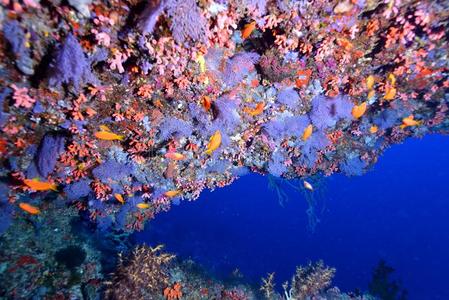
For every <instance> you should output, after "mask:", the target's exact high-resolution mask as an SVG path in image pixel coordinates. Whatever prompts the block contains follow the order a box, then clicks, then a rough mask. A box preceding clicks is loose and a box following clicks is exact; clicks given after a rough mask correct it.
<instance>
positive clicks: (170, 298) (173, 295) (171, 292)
mask: <svg viewBox="0 0 449 300" xmlns="http://www.w3.org/2000/svg"><path fill="white" fill-rule="evenodd" d="M164 297H165V299H167V300H176V299H180V298H181V297H182V292H181V284H180V283H179V282H176V283H175V284H174V285H173V287H167V288H165V290H164Z"/></svg>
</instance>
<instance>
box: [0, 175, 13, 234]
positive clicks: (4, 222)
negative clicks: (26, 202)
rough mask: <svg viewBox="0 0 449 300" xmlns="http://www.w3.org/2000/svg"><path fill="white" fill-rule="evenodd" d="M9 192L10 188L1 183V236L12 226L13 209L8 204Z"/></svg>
mask: <svg viewBox="0 0 449 300" xmlns="http://www.w3.org/2000/svg"><path fill="white" fill-rule="evenodd" d="M8 191H9V189H8V186H7V185H6V184H4V183H2V182H0V235H2V233H4V232H5V231H6V230H7V229H8V227H9V225H10V224H11V213H12V211H13V209H12V207H11V205H9V203H8Z"/></svg>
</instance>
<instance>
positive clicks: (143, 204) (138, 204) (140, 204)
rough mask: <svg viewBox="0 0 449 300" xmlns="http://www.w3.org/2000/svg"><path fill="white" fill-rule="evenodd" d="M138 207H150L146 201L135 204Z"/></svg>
mask: <svg viewBox="0 0 449 300" xmlns="http://www.w3.org/2000/svg"><path fill="white" fill-rule="evenodd" d="M136 206H137V207H138V208H141V209H147V208H150V204H148V203H137V205H136Z"/></svg>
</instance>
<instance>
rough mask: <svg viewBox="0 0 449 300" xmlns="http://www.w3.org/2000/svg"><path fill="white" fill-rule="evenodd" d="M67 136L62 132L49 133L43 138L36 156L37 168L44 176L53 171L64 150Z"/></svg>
mask: <svg viewBox="0 0 449 300" xmlns="http://www.w3.org/2000/svg"><path fill="white" fill-rule="evenodd" d="M64 144H65V136H64V135H62V134H61V133H47V134H46V135H45V136H44V137H43V138H42V140H41V142H40V144H39V148H38V150H37V153H36V156H35V162H36V166H37V170H38V171H39V174H40V175H41V176H42V177H47V176H48V174H50V173H51V172H53V170H54V168H55V166H56V161H57V160H58V157H59V154H61V153H62V151H64Z"/></svg>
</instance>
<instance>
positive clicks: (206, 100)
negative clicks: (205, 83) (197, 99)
mask: <svg viewBox="0 0 449 300" xmlns="http://www.w3.org/2000/svg"><path fill="white" fill-rule="evenodd" d="M201 104H202V105H203V107H204V109H205V110H206V111H209V109H210V107H211V105H212V101H211V100H210V97H209V96H204V97H203V100H201Z"/></svg>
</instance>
